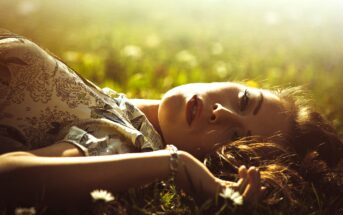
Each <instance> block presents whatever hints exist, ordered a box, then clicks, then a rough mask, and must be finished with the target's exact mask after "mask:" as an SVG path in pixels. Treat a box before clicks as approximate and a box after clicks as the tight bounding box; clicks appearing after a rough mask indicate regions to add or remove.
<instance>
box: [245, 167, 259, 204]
mask: <svg viewBox="0 0 343 215" xmlns="http://www.w3.org/2000/svg"><path fill="white" fill-rule="evenodd" d="M260 193H261V176H260V173H259V171H258V170H257V169H256V168H255V167H250V168H249V170H248V185H247V187H246V189H245V191H244V193H243V197H245V198H246V199H247V200H248V201H250V202H256V201H257V200H258V198H259V196H260Z"/></svg>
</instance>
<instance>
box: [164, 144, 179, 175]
mask: <svg viewBox="0 0 343 215" xmlns="http://www.w3.org/2000/svg"><path fill="white" fill-rule="evenodd" d="M166 149H167V150H169V152H170V163H169V168H170V171H171V178H172V179H174V178H175V176H176V173H177V170H178V167H179V155H178V154H177V148H176V146H174V145H167V146H166Z"/></svg>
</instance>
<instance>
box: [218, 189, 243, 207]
mask: <svg viewBox="0 0 343 215" xmlns="http://www.w3.org/2000/svg"><path fill="white" fill-rule="evenodd" d="M219 195H220V196H221V197H223V198H224V199H231V200H232V202H233V204H234V205H242V204H243V196H242V195H241V194H240V193H239V192H235V191H234V190H233V189H231V188H230V187H226V188H225V189H224V190H223V192H221V193H220V194H219Z"/></svg>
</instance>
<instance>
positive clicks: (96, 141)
mask: <svg viewBox="0 0 343 215" xmlns="http://www.w3.org/2000/svg"><path fill="white" fill-rule="evenodd" d="M62 141H63V142H68V143H70V144H72V145H74V146H76V147H77V148H78V149H80V150H81V151H82V152H83V154H84V155H85V156H99V155H113V154H124V153H130V152H135V151H138V150H137V149H135V148H134V147H133V146H132V144H130V143H128V142H127V140H126V139H124V138H123V137H121V136H120V135H118V134H114V133H113V132H112V133H111V134H109V135H104V136H102V137H96V136H95V135H93V134H91V133H89V132H87V131H86V130H84V129H82V128H79V127H77V126H72V127H70V129H69V131H68V133H67V134H66V135H65V137H64V138H63V139H62V140H60V141H59V142H62Z"/></svg>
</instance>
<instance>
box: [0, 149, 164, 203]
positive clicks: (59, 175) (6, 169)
mask: <svg viewBox="0 0 343 215" xmlns="http://www.w3.org/2000/svg"><path fill="white" fill-rule="evenodd" d="M169 159H170V153H169V151H166V150H161V151H157V152H151V153H138V154H137V153H135V154H124V155H114V156H99V157H78V158H48V157H37V156H30V155H25V154H23V155H19V156H6V155H5V156H1V157H0V190H1V192H0V199H6V200H8V201H17V202H19V201H20V200H24V201H26V202H27V201H33V202H34V201H37V200H38V199H41V198H42V197H43V198H44V202H45V203H47V204H53V203H59V204H60V203H63V204H68V203H72V204H77V203H85V202H87V199H88V198H89V192H90V191H92V190H93V189H107V190H110V191H114V192H115V191H122V190H126V189H128V188H130V187H134V186H138V185H143V184H146V183H149V182H153V181H154V180H156V179H164V178H167V177H168V176H169V174H170V169H169Z"/></svg>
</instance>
